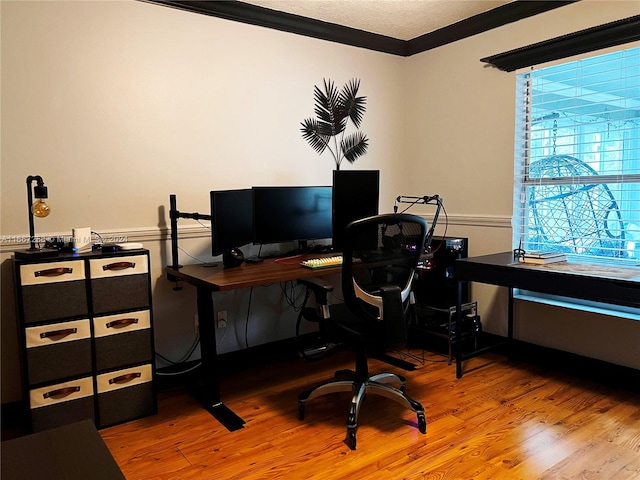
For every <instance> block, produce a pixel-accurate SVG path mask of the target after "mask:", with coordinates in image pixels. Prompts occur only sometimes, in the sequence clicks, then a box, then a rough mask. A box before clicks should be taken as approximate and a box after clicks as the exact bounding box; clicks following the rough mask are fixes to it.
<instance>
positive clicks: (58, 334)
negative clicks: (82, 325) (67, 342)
mask: <svg viewBox="0 0 640 480" xmlns="http://www.w3.org/2000/svg"><path fill="white" fill-rule="evenodd" d="M74 333H78V329H77V328H65V329H63V330H52V331H50V332H42V333H41V334H40V338H52V337H66V336H67V335H72V334H74Z"/></svg>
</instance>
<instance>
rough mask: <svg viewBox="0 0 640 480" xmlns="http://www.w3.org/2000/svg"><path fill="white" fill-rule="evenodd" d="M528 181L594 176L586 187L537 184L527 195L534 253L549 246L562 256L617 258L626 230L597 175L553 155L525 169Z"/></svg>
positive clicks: (573, 160) (574, 160) (575, 161)
mask: <svg viewBox="0 0 640 480" xmlns="http://www.w3.org/2000/svg"><path fill="white" fill-rule="evenodd" d="M529 176H530V178H555V177H565V176H576V177H578V176H579V177H583V178H584V177H587V176H589V177H593V179H591V178H589V180H588V182H585V183H575V184H571V185H563V184H555V183H549V184H541V185H536V186H534V187H531V188H530V189H529V192H528V206H529V235H528V243H529V244H533V245H534V246H533V249H535V250H542V249H543V248H541V247H539V246H537V245H536V244H537V243H538V242H539V243H541V244H543V245H544V244H550V247H549V248H551V249H553V250H560V251H564V252H566V253H583V254H591V255H601V256H615V257H618V256H621V255H622V254H623V253H624V247H625V233H624V231H625V226H624V222H623V220H622V216H621V213H620V208H619V206H618V203H617V202H616V199H615V197H614V196H613V194H612V193H611V191H610V190H609V187H608V186H607V185H606V184H605V183H600V182H599V181H598V173H597V172H596V171H595V170H593V169H592V168H591V167H590V166H589V165H587V164H586V163H584V162H583V161H581V160H579V159H577V158H574V157H571V156H569V155H552V156H550V157H545V158H542V159H540V160H537V161H535V162H532V163H531V165H530V167H529Z"/></svg>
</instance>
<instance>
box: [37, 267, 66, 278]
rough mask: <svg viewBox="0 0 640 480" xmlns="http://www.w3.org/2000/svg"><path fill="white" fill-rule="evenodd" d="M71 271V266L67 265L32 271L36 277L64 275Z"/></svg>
mask: <svg viewBox="0 0 640 480" xmlns="http://www.w3.org/2000/svg"><path fill="white" fill-rule="evenodd" d="M69 273H73V268H69V267H58V268H49V269H47V270H38V271H37V272H34V275H35V276H36V277H59V276H60V275H65V274H69Z"/></svg>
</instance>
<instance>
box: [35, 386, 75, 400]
mask: <svg viewBox="0 0 640 480" xmlns="http://www.w3.org/2000/svg"><path fill="white" fill-rule="evenodd" d="M79 391H80V387H64V388H58V389H57V390H51V391H50V392H45V393H43V394H42V396H43V397H44V398H53V399H58V398H63V397H68V396H69V395H71V394H72V393H76V392H79Z"/></svg>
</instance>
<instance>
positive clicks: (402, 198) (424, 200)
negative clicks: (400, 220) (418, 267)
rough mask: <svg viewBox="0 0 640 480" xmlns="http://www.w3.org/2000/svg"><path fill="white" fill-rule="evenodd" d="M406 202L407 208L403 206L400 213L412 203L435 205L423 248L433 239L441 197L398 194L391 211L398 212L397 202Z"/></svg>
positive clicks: (440, 206) (411, 205)
mask: <svg viewBox="0 0 640 480" xmlns="http://www.w3.org/2000/svg"><path fill="white" fill-rule="evenodd" d="M400 203H406V204H409V206H408V207H407V208H405V209H404V210H403V211H402V212H401V213H404V212H406V211H407V210H409V209H410V208H411V207H413V206H414V205H436V211H435V212H434V214H433V219H432V220H431V228H429V231H428V232H427V238H426V240H425V242H424V246H425V248H427V247H429V246H430V245H431V240H433V233H434V232H435V229H436V224H437V223H438V217H439V216H440V209H441V208H442V197H440V195H437V194H436V195H424V196H422V197H411V196H408V195H398V196H397V197H396V201H395V203H394V204H393V213H398V204H400Z"/></svg>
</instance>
